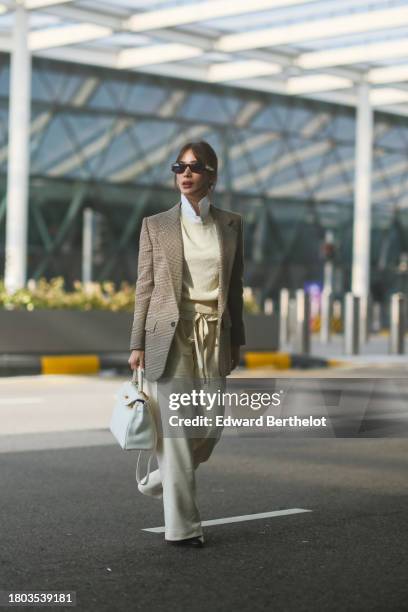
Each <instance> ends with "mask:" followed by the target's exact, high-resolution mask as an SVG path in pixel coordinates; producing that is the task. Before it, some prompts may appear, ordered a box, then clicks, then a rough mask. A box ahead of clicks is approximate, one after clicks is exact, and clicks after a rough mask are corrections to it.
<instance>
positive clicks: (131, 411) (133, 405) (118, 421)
mask: <svg viewBox="0 0 408 612" xmlns="http://www.w3.org/2000/svg"><path fill="white" fill-rule="evenodd" d="M136 375H137V381H136ZM143 376H144V370H143V369H142V368H138V369H137V371H136V369H134V370H133V376H132V380H131V381H127V382H125V383H123V384H122V385H121V387H120V388H119V389H118V391H117V393H116V402H115V406H114V409H113V413H112V418H111V422H110V430H111V432H112V434H113V435H114V436H115V438H116V440H117V441H118V442H119V444H120V446H121V447H122V448H123V449H124V450H138V451H140V452H139V456H138V458H137V464H136V480H137V482H138V483H139V484H147V483H148V481H149V475H150V463H151V460H152V457H153V455H154V450H155V448H156V444H157V431H156V426H155V422H154V417H153V414H152V410H151V407H150V405H149V398H148V396H147V395H146V394H145V393H144V392H143ZM149 450H150V451H151V453H150V456H149V460H148V463H147V474H146V476H145V477H144V478H143V479H141V477H140V459H141V455H142V452H143V451H149Z"/></svg>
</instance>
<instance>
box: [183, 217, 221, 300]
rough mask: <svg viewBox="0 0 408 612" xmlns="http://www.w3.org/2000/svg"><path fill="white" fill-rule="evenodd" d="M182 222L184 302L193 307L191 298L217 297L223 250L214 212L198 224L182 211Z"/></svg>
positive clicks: (214, 298) (212, 298)
mask: <svg viewBox="0 0 408 612" xmlns="http://www.w3.org/2000/svg"><path fill="white" fill-rule="evenodd" d="M180 221H181V233H182V237H183V247H184V260H183V284H182V293H181V302H182V306H183V307H184V308H189V306H190V307H193V304H192V301H200V302H207V301H214V300H217V299H218V285H219V282H218V281H219V279H218V262H219V259H220V249H219V244H218V235H217V229H216V226H215V222H214V219H213V218H212V216H211V214H208V215H207V216H206V217H205V219H203V222H202V223H195V222H194V221H193V220H191V219H190V218H189V217H188V216H187V215H185V214H183V213H182V214H181V215H180Z"/></svg>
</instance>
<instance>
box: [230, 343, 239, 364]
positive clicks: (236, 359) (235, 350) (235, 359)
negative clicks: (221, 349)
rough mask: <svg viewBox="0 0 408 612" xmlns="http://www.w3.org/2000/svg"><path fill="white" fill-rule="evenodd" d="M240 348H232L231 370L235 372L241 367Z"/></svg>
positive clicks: (236, 346)
mask: <svg viewBox="0 0 408 612" xmlns="http://www.w3.org/2000/svg"><path fill="white" fill-rule="evenodd" d="M239 360H240V346H239V345H235V344H233V345H232V346H231V370H234V369H235V368H236V367H237V366H238V365H239Z"/></svg>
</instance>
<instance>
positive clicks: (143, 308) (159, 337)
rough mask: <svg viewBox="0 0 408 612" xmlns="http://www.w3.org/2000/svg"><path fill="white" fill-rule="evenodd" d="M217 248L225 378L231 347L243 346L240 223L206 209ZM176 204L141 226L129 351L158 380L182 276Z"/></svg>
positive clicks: (174, 319)
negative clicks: (139, 353)
mask: <svg viewBox="0 0 408 612" xmlns="http://www.w3.org/2000/svg"><path fill="white" fill-rule="evenodd" d="M210 209H211V214H212V216H213V219H214V221H215V225H216V229H217V235H218V240H219V245H220V251H221V257H220V262H219V268H218V271H219V279H220V282H219V295H218V322H217V338H218V341H219V346H220V353H219V365H220V375H221V376H227V375H228V374H229V373H230V372H231V345H232V344H235V345H242V344H245V329H244V322H243V219H242V216H241V215H240V214H238V213H234V212H231V211H227V210H222V209H220V208H217V207H216V206H214V205H213V204H211V205H210ZM180 214H181V204H180V202H178V203H177V204H176V205H175V206H173V207H172V208H170V209H169V210H167V211H165V212H161V213H157V214H155V215H151V216H150V217H145V218H144V219H143V223H142V229H141V233H140V242H139V259H138V269H137V282H136V293H135V310H134V317H133V325H132V330H131V339H130V349H131V350H133V349H139V350H144V351H145V377H146V378H147V380H150V381H152V382H153V381H156V380H157V379H159V378H160V376H161V375H162V374H163V371H164V368H165V365H166V360H167V356H168V353H169V349H170V346H171V343H172V340H173V336H174V332H175V329H176V326H177V323H178V320H179V305H180V300H181V291H182V276H183V239H182V234H181V224H180Z"/></svg>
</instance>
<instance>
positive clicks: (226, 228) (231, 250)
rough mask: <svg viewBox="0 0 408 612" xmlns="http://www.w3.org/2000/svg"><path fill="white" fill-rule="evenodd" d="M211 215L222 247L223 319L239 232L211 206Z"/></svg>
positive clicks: (220, 277)
mask: <svg viewBox="0 0 408 612" xmlns="http://www.w3.org/2000/svg"><path fill="white" fill-rule="evenodd" d="M211 214H212V216H213V219H214V221H215V226H216V228H217V234H218V242H219V245H220V253H221V257H220V261H219V264H218V272H219V294H218V314H219V318H220V319H221V317H222V313H223V312H224V309H225V302H226V299H225V298H226V295H227V289H228V285H229V282H230V277H231V271H232V264H233V260H234V254H235V248H236V243H237V232H236V230H235V225H234V222H233V221H232V219H227V220H225V217H224V216H223V215H222V212H221V213H220V209H219V208H216V207H215V206H213V205H212V204H211Z"/></svg>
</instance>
